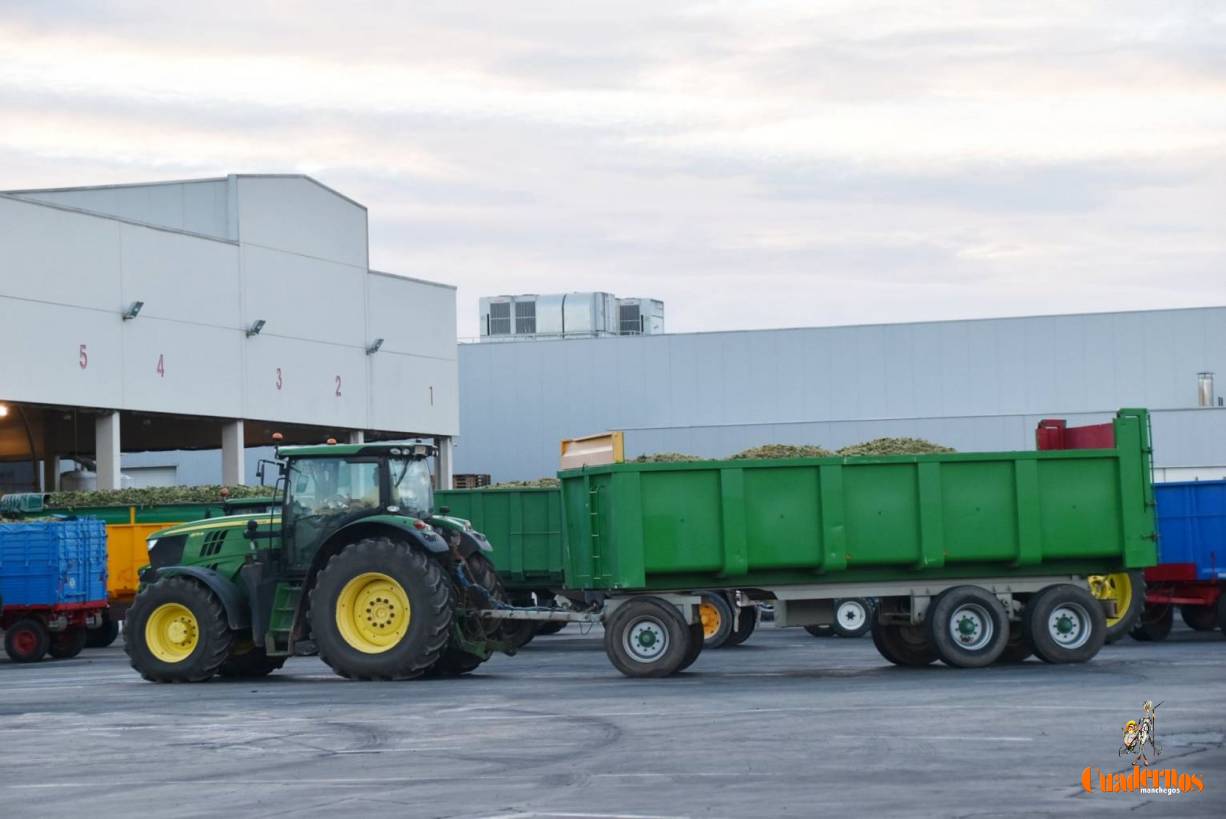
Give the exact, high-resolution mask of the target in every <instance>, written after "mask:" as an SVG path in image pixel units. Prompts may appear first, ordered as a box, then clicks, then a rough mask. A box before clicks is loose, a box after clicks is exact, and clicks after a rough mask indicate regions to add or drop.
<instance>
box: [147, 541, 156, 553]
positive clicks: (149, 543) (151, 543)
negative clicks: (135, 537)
mask: <svg viewBox="0 0 1226 819" xmlns="http://www.w3.org/2000/svg"><path fill="white" fill-rule="evenodd" d="M157 545H158V539H157V538H150V539H149V540H146V541H145V551H149V552H152V551H153V547H154V546H157Z"/></svg>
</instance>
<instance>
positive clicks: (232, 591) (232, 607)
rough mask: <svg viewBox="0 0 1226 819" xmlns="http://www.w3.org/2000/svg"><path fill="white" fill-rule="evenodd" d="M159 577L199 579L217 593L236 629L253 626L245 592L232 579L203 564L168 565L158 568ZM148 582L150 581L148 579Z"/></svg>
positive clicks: (227, 617) (228, 620) (232, 627)
mask: <svg viewBox="0 0 1226 819" xmlns="http://www.w3.org/2000/svg"><path fill="white" fill-rule="evenodd" d="M156 572H157V579H161V578H163V577H190V578H192V579H193V580H199V581H200V582H201V583H203V584H204V585H205V586H207V587H208V589H209V590H210V591H211V592H213V594H215V595H217V599H218V600H220V601H221V605H222V608H224V609H225V610H226V621H227V622H228V623H229V624H230V628H231V629H234V630H238V629H245V628H250V627H251V609H250V608H249V607H248V606H247V599H246V597H244V596H243V592H242V590H241V589H239V587H238V586H237V585H236V584H235V583H234V582H233V581H232V580H230V579H228V578H226V577H224V576H222V575H221V574H218V573H217V572H215V571H213V570H212V569H207V568H205V567H203V566H166V567H165V568H161V569H157V570H156ZM146 582H148V581H146Z"/></svg>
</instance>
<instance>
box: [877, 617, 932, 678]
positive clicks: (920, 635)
mask: <svg viewBox="0 0 1226 819" xmlns="http://www.w3.org/2000/svg"><path fill="white" fill-rule="evenodd" d="M869 633H870V634H872V635H873V645H875V646H876V647H877V651H878V653H880V654H881V656H882V657H884V658H886V659H887V660H889V661H890V662H892V663H893V664H894V665H901V666H908V667H912V668H918V667H921V666H926V665H931V664H932V663H935V662H936V661H937V652H936V649H935V648H934V647H933V645H932V641H931V640H929V639H928V634H927V630H926V629H925V628H924V627H923V626H922V625H920V626H912V625H902V624H894V623H882V622H881V621H880V620H878V619H877V617H873V619H872V624H871V626H870V629H869Z"/></svg>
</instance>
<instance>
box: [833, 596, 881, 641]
mask: <svg viewBox="0 0 1226 819" xmlns="http://www.w3.org/2000/svg"><path fill="white" fill-rule="evenodd" d="M872 616H873V604H872V603H870V602H868V600H866V599H864V598H863V597H848V598H845V599H843V600H835V601H834V626H833V628H834V633H835V634H837V635H838V636H840V637H863V636H864V635H865V634H867V633H868V630H869V629H870V628H871V627H872V624H871V623H870V622H869V620H870V619H871V618H872Z"/></svg>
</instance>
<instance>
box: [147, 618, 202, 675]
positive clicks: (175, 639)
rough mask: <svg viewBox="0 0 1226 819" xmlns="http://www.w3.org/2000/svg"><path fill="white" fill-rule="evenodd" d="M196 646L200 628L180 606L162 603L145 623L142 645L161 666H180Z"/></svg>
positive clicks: (194, 619)
mask: <svg viewBox="0 0 1226 819" xmlns="http://www.w3.org/2000/svg"><path fill="white" fill-rule="evenodd" d="M199 643H200V624H199V623H198V622H197V621H196V615H194V614H192V611H191V609H189V608H188V607H187V606H184V605H182V604H180V603H163V604H162V605H160V606H158V607H157V608H156V609H154V610H153V613H152V614H150V615H149V619H148V620H147V621H145V645H147V646H149V652H150V653H151V654H153V656H154V657H157V658H158V659H159V660H161V661H162V662H164V663H181V662H183V661H184V660H186V659H187V658H188V657H190V656H192V652H193V651H195V650H196V646H197V645H199Z"/></svg>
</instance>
